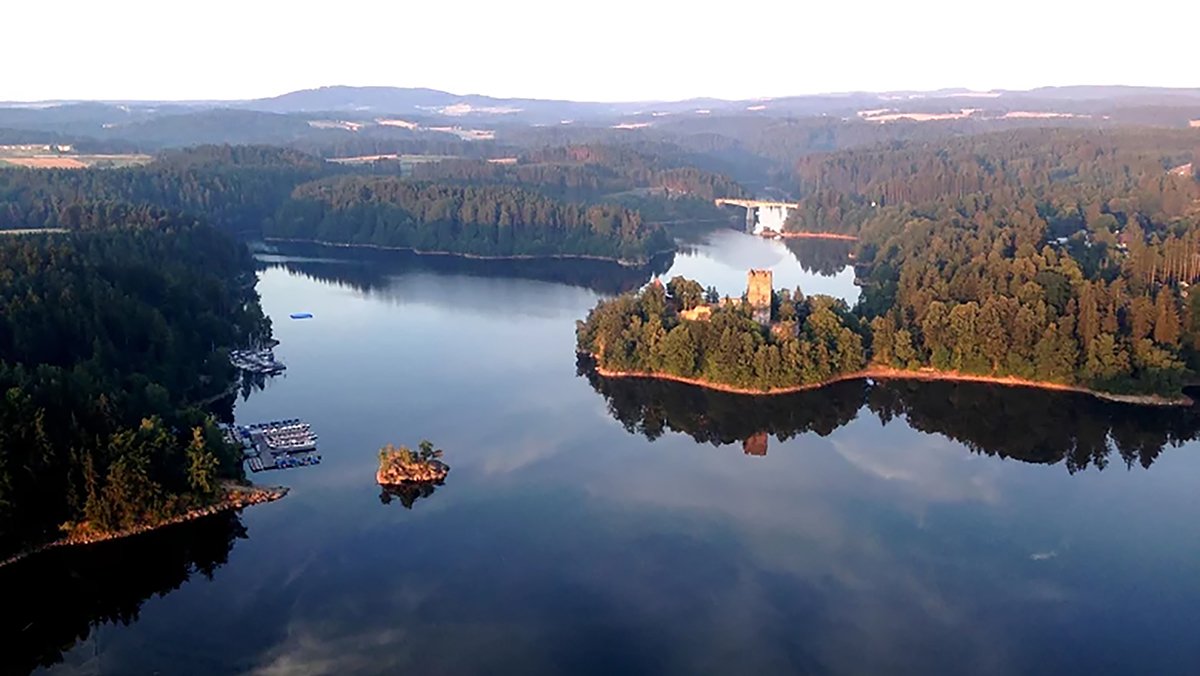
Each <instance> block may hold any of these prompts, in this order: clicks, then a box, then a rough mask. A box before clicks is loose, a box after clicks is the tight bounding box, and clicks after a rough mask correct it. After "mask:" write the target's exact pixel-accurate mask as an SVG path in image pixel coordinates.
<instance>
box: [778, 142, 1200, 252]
mask: <svg viewBox="0 0 1200 676" xmlns="http://www.w3.org/2000/svg"><path fill="white" fill-rule="evenodd" d="M1193 160H1200V133H1196V132H1194V131H1189V130H1170V129H1113V130H1107V131H1079V130H1071V129H1035V130H1024V131H1013V132H1006V133H1000V134H985V135H979V136H971V137H965V138H957V139H943V140H938V141H936V142H922V143H889V144H881V145H876V146H871V147H866V148H860V149H854V150H845V151H842V152H838V153H833V154H828V155H814V156H810V157H806V158H803V159H801V160H800V161H799V162H797V164H796V169H795V175H796V180H797V183H798V192H799V194H800V195H801V197H802V200H801V204H802V209H801V210H799V211H798V212H796V213H795V214H793V217H792V219H791V223H790V225H791V226H793V228H794V229H805V230H833V231H850V232H853V231H855V230H857V229H858V228H860V227H861V226H862V224H863V223H864V222H865V221H866V220H868V219H870V218H871V217H872V216H873V215H874V214H875V212H876V211H878V210H879V209H882V208H886V207H889V206H903V205H919V204H928V203H934V202H938V201H942V200H956V199H964V198H966V197H968V196H972V195H987V196H988V197H989V198H990V200H991V201H992V202H995V203H1001V204H1003V203H1012V202H1019V201H1022V200H1026V199H1028V200H1033V201H1034V202H1035V203H1038V205H1039V208H1040V209H1041V211H1042V212H1043V216H1044V218H1046V220H1048V221H1049V223H1048V224H1049V226H1050V229H1051V231H1053V232H1054V233H1055V236H1057V234H1070V233H1072V232H1074V231H1075V230H1078V229H1079V228H1081V227H1083V226H1084V225H1085V220H1086V219H1085V218H1084V216H1085V215H1087V216H1091V217H1092V218H1093V220H1094V219H1096V218H1099V217H1100V216H1101V215H1102V214H1114V215H1117V217H1118V219H1119V220H1118V223H1119V224H1124V222H1125V220H1126V219H1127V218H1128V217H1131V216H1134V215H1138V216H1139V217H1140V218H1143V219H1145V220H1146V221H1148V222H1154V223H1163V222H1167V221H1169V220H1171V219H1173V218H1178V217H1180V216H1183V215H1185V214H1187V213H1189V212H1190V211H1192V210H1193V209H1194V204H1195V200H1196V199H1197V198H1200V186H1198V185H1197V183H1196V181H1195V180H1194V178H1195V175H1196V174H1195V171H1194V170H1193V171H1187V172H1185V173H1182V174H1181V173H1179V172H1171V170H1172V169H1182V168H1183V167H1185V165H1187V164H1189V163H1193ZM1196 166H1200V161H1198V162H1195V163H1194V164H1193V167H1196ZM1103 225H1108V226H1110V227H1111V225H1117V223H1113V224H1110V223H1108V222H1105V223H1104V224H1103Z"/></svg>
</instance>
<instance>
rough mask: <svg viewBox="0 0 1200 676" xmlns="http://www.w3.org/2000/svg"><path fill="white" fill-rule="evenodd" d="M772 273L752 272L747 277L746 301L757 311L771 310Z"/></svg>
mask: <svg viewBox="0 0 1200 676" xmlns="http://www.w3.org/2000/svg"><path fill="white" fill-rule="evenodd" d="M771 288H772V286H771V271H770V270H753V269H752V270H750V272H749V274H747V275H746V300H748V301H750V307H752V308H754V309H755V310H763V309H765V310H767V311H768V312H769V311H770V310H771Z"/></svg>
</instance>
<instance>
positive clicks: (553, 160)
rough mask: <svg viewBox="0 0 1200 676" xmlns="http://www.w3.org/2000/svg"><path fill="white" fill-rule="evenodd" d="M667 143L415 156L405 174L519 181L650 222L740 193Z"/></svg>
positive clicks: (683, 215) (692, 214)
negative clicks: (496, 156)
mask: <svg viewBox="0 0 1200 676" xmlns="http://www.w3.org/2000/svg"><path fill="white" fill-rule="evenodd" d="M672 150H675V149H667V150H664V152H668V153H671V154H668V155H656V154H652V153H650V152H646V151H642V150H638V149H635V148H633V147H630V146H620V145H599V144H593V145H571V146H563V147H554V148H542V149H538V150H534V151H530V152H527V153H525V154H523V155H521V156H520V157H517V158H512V159H513V162H507V163H500V162H489V161H484V160H461V159H456V160H446V161H442V162H430V163H423V164H419V165H417V166H416V167H414V169H413V176H414V177H415V178H417V179H422V180H429V181H438V182H452V183H462V184H493V185H511V186H519V187H521V188H524V189H527V190H535V191H537V192H540V193H543V194H545V195H547V196H549V197H553V198H555V199H564V200H572V201H581V202H587V203H618V204H621V205H622V206H626V207H628V208H631V209H634V210H637V211H639V212H640V213H641V214H642V215H643V217H644V218H645V219H646V220H648V221H653V222H671V223H675V222H681V221H718V220H723V219H726V218H727V215H725V214H723V213H722V212H721V211H720V210H719V209H717V208H716V207H715V206H714V205H713V200H714V199H716V198H718V197H744V196H746V195H748V192H747V191H746V189H745V188H743V187H742V186H741V185H739V184H738V183H737V182H736V181H734V180H733V179H732V178H730V177H729V176H726V175H724V174H721V173H716V172H712V171H706V170H703V169H700V168H698V167H695V166H689V165H683V164H680V158H678V157H676V156H674V155H675V153H674V152H672Z"/></svg>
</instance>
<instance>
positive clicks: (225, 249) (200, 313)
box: [0, 207, 270, 552]
mask: <svg viewBox="0 0 1200 676" xmlns="http://www.w3.org/2000/svg"><path fill="white" fill-rule="evenodd" d="M104 218H117V219H118V220H116V221H109V222H106V221H105V220H104ZM101 226H104V227H101ZM89 227H91V229H90V230H80V231H73V232H69V233H63V234H48V235H21V236H12V235H0V549H3V550H4V551H6V552H7V551H12V550H13V549H15V548H17V547H19V546H21V545H23V544H27V543H30V542H38V541H42V540H46V539H51V538H53V537H55V535H56V534H57V533H59V532H60V530H59V529H60V528H61V527H64V526H69V525H70V524H81V523H84V522H86V524H87V525H88V526H89V527H90V528H95V529H101V530H111V529H119V528H126V527H129V526H132V525H135V524H139V523H143V522H145V521H147V520H149V519H153V518H158V517H163V516H168V515H172V514H176V513H179V512H181V511H183V510H185V509H187V508H189V507H191V506H195V505H197V504H202V503H203V502H204V501H206V500H209V499H211V498H213V497H215V496H216V495H217V493H218V484H217V481H218V479H219V478H221V477H235V476H240V475H241V471H242V470H241V462H240V460H241V458H240V449H238V450H235V449H232V448H230V447H228V446H227V445H226V444H225V443H224V442H223V441H222V440H221V438H220V435H219V434H218V433H217V430H216V429H215V427H214V426H213V424H212V422H211V419H210V418H209V417H208V415H207V414H206V413H204V412H203V410H202V408H201V405H202V404H203V403H204V402H205V401H206V400H208V399H210V398H212V397H214V396H219V395H221V394H223V393H224V392H225V391H227V389H228V387H229V386H230V384H231V383H232V382H234V376H235V373H234V372H233V367H232V366H231V365H230V363H229V359H228V349H229V348H231V347H236V346H242V345H248V344H255V343H258V342H261V341H265V340H267V339H269V337H270V324H269V321H268V320H266V319H265V318H264V317H263V315H262V312H261V310H260V309H259V306H258V297H257V294H256V293H255V291H254V278H253V265H252V261H251V259H250V256H249V254H248V252H247V251H246V249H245V247H244V246H242V245H241V244H239V243H237V242H235V241H234V240H232V239H230V238H229V237H227V236H225V235H222V234H221V233H219V232H218V231H216V230H214V229H213V228H211V227H208V226H206V225H201V224H199V223H197V222H195V221H194V220H193V219H191V218H188V217H183V216H177V215H170V214H165V213H162V212H155V211H153V210H144V209H138V208H124V207H122V208H114V209H112V210H110V211H108V212H107V213H106V214H105V216H104V217H103V218H98V219H97V220H96V221H95V222H92V223H90V224H89Z"/></svg>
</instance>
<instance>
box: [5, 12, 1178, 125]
mask: <svg viewBox="0 0 1200 676" xmlns="http://www.w3.org/2000/svg"><path fill="white" fill-rule="evenodd" d="M4 5H5V6H4V9H3V11H2V14H3V20H2V24H3V26H2V30H0V35H2V37H3V42H2V43H0V44H2V46H0V49H2V50H3V51H2V52H0V53H2V54H3V55H4V65H3V66H0V100H8V101H32V100H47V99H110V100H111V99H156V100H188V99H192V100H195V99H245V98H257V97H262V96H273V95H277V94H282V93H285V92H288V91H293V90H296V89H306V88H311V87H319V86H322V85H335V84H344V85H386V86H397V87H431V88H435V89H443V90H447V91H451V92H454V93H456V94H490V95H494V96H502V97H531V98H562V99H573V100H588V101H642V100H676V99H686V98H693V97H700V96H711V97H717V98H726V99H746V98H758V97H778V96H785V95H795V94H812V93H821V92H842V91H894V90H907V89H911V90H929V89H938V88H943V87H968V88H971V89H976V90H988V89H996V88H1003V89H1028V88H1032V87H1038V86H1046V85H1068V84H1128V85H1153V86H1174V87H1200V67H1198V63H1197V61H1198V59H1197V56H1198V55H1200V48H1198V47H1197V36H1198V35H1200V33H1198V32H1197V28H1196V26H1200V1H1197V0H1140V1H1138V2H1122V1H1118V0H1090V1H1087V2H1082V1H1077V0H1009V1H1007V2H989V3H980V2H969V1H968V2H963V1H962V0H959V1H955V2H949V1H944V0H910V1H909V2H903V1H897V0H857V1H855V0H820V1H818V2H801V1H796V0H792V1H790V2H789V0H737V1H736V2H730V1H725V2H716V1H714V0H692V1H688V2H676V1H674V0H670V1H667V0H604V1H601V2H597V1H592V2H580V1H578V0H576V1H572V0H555V1H551V2H547V1H543V0H481V1H476V0H469V1H461V0H459V1H455V0H440V1H437V0H419V1H416V2H414V1H413V0H391V1H388V2H376V1H374V0H353V1H350V2H346V1H338V0H323V1H321V2H315V1H312V0H292V1H290V2H276V1H274V0H203V1H201V0H155V1H151V2H147V1H144V0H5V1H4Z"/></svg>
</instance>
